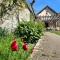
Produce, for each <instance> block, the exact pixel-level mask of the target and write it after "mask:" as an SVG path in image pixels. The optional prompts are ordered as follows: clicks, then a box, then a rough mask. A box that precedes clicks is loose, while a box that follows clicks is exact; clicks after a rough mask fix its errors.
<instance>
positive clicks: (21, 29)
mask: <svg viewBox="0 0 60 60" xmlns="http://www.w3.org/2000/svg"><path fill="white" fill-rule="evenodd" d="M43 28H44V24H43V23H42V22H34V21H29V22H21V23H20V24H19V25H18V26H17V28H16V30H15V31H14V34H15V35H16V36H17V37H23V38H24V40H25V41H26V42H27V43H36V42H37V41H38V39H39V38H40V37H41V35H42V31H43Z"/></svg>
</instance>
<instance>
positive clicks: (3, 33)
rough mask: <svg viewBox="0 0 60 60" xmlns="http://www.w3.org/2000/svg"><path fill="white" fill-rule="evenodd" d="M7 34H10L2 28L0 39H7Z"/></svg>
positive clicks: (0, 28)
mask: <svg viewBox="0 0 60 60" xmlns="http://www.w3.org/2000/svg"><path fill="white" fill-rule="evenodd" d="M7 34H8V31H7V30H6V29H5V28H4V29H3V28H2V27H0V37H5V36H7Z"/></svg>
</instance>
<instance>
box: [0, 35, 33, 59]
mask: <svg viewBox="0 0 60 60" xmlns="http://www.w3.org/2000/svg"><path fill="white" fill-rule="evenodd" d="M12 41H13V36H12V35H8V36H7V37H4V38H0V60H26V59H27V58H28V56H29V55H30V54H31V52H32V48H33V45H32V44H29V45H28V46H29V49H28V51H25V50H24V49H23V42H22V41H21V39H20V38H16V41H17V44H18V46H19V48H18V51H12V50H11V43H12Z"/></svg>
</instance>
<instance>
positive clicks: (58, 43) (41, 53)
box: [31, 32, 60, 60]
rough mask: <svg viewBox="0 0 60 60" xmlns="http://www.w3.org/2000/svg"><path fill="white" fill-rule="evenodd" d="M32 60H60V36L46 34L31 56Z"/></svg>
mask: <svg viewBox="0 0 60 60" xmlns="http://www.w3.org/2000/svg"><path fill="white" fill-rule="evenodd" d="M31 58H32V60H60V36H59V35H56V34H54V33H50V32H45V33H44V36H43V38H42V39H40V40H39V41H38V43H37V44H36V46H35V48H34V50H33V53H32V55H31Z"/></svg>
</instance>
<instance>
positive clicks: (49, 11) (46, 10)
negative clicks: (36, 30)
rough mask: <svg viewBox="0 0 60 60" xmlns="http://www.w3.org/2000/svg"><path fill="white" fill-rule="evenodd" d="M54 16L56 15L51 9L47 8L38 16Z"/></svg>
mask: <svg viewBox="0 0 60 60" xmlns="http://www.w3.org/2000/svg"><path fill="white" fill-rule="evenodd" d="M46 13H47V14H46ZM54 14H55V13H53V12H52V11H51V10H50V9H48V8H46V9H45V10H43V11H42V12H41V13H40V14H38V16H53V15H54Z"/></svg>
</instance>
